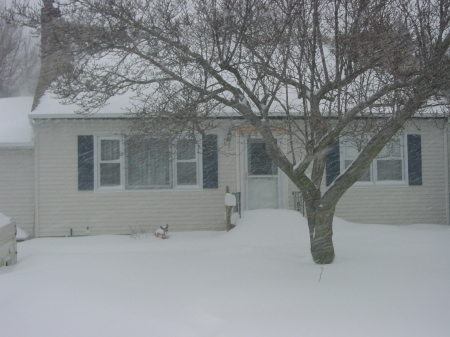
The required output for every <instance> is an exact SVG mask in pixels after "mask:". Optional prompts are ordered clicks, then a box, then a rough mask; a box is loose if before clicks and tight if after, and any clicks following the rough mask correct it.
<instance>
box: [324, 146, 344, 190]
mask: <svg viewBox="0 0 450 337" xmlns="http://www.w3.org/2000/svg"><path fill="white" fill-rule="evenodd" d="M325 169H326V185H327V186H330V185H331V183H332V182H333V181H334V179H336V178H337V177H338V176H339V175H340V174H341V161H340V153H339V140H338V141H336V142H334V143H333V144H332V145H331V149H330V151H329V152H328V156H327V161H326V165H325Z"/></svg>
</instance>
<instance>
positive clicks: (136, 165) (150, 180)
mask: <svg viewBox="0 0 450 337" xmlns="http://www.w3.org/2000/svg"><path fill="white" fill-rule="evenodd" d="M126 150H127V151H126V178H127V179H126V187H127V188H134V189H140V188H141V189H145V188H148V189H150V188H171V187H172V179H171V165H170V144H169V142H167V141H164V140H162V139H158V138H139V139H133V140H129V141H128V142H126Z"/></svg>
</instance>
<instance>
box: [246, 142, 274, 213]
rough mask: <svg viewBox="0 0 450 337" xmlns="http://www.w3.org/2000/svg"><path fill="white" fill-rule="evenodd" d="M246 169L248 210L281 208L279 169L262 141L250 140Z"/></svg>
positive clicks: (247, 148) (247, 147)
mask: <svg viewBox="0 0 450 337" xmlns="http://www.w3.org/2000/svg"><path fill="white" fill-rule="evenodd" d="M245 169H246V172H245V182H246V184H245V185H246V208H247V209H259V208H279V173H278V168H277V167H276V165H275V164H274V163H273V161H272V160H271V159H270V158H269V156H268V155H267V153H266V144H264V142H263V140H262V139H258V138H248V140H247V146H246V165H245Z"/></svg>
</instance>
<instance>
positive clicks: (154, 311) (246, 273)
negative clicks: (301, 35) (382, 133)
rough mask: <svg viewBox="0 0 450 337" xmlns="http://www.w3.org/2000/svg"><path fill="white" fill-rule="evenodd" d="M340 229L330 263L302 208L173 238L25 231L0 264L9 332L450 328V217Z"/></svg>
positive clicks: (358, 332)
mask: <svg viewBox="0 0 450 337" xmlns="http://www.w3.org/2000/svg"><path fill="white" fill-rule="evenodd" d="M334 228H335V230H334V240H335V249H336V255H337V258H336V261H335V263H333V264H332V265H327V266H324V267H323V268H321V266H318V265H315V264H314V263H313V262H312V260H311V257H310V255H309V242H308V233H307V225H306V223H305V220H304V219H303V218H301V217H300V215H299V214H298V213H296V212H293V211H278V210H277V211H274V210H263V211H251V212H247V213H245V214H244V216H243V218H242V219H241V221H240V223H239V224H238V226H237V227H236V228H235V229H234V230H232V231H231V232H229V233H226V232H187V233H169V234H170V239H168V240H161V239H158V238H155V237H153V236H150V237H147V238H144V237H141V238H139V239H132V238H130V237H128V236H97V237H72V238H46V239H34V240H30V241H25V242H22V243H19V244H18V251H19V257H18V264H17V265H15V266H10V267H3V268H1V269H0V289H1V291H0V317H1V319H0V321H1V325H0V335H1V336H5V337H13V336H23V337H32V336H33V337H34V336H39V337H61V336H74V337H78V336H79V337H89V336H95V337H98V336H108V337H114V336H130V337H140V336H145V337H149V336H151V337H159V336H168V337H179V336H192V337H202V336H220V337H223V336H227V337H239V336H243V337H252V336H255V337H263V336H274V337H275V336H276V337H278V336H281V337H288V336H292V337H298V336H305V337H314V336H324V337H325V336H326V337H328V336H333V337H340V336H342V337H353V336H355V337H361V336H364V337H367V336H377V337H379V336H383V337H386V336H395V337H401V336H408V337H414V336H417V337H419V336H420V337H424V336H433V337H436V336H448V334H449V331H450V319H449V316H450V290H449V289H450V288H449V283H450V229H449V228H448V227H445V226H437V225H412V226H384V225H359V224H353V223H348V222H345V221H342V220H339V219H336V220H335V226H334Z"/></svg>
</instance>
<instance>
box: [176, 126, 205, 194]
mask: <svg viewBox="0 0 450 337" xmlns="http://www.w3.org/2000/svg"><path fill="white" fill-rule="evenodd" d="M201 141H202V139H201V137H200V136H198V135H197V136H196V139H195V158H194V159H178V156H177V153H175V154H174V160H173V169H172V171H173V178H172V179H173V188H174V189H177V190H187V189H188V190H192V189H202V188H203V165H202V162H203V161H202V156H201V153H200V148H201V147H200V145H201ZM176 149H177V144H176V143H175V145H174V151H175V152H176ZM194 162H195V163H196V164H197V165H196V167H197V172H196V173H197V175H196V179H197V184H195V185H179V184H178V165H177V164H178V163H194Z"/></svg>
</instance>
